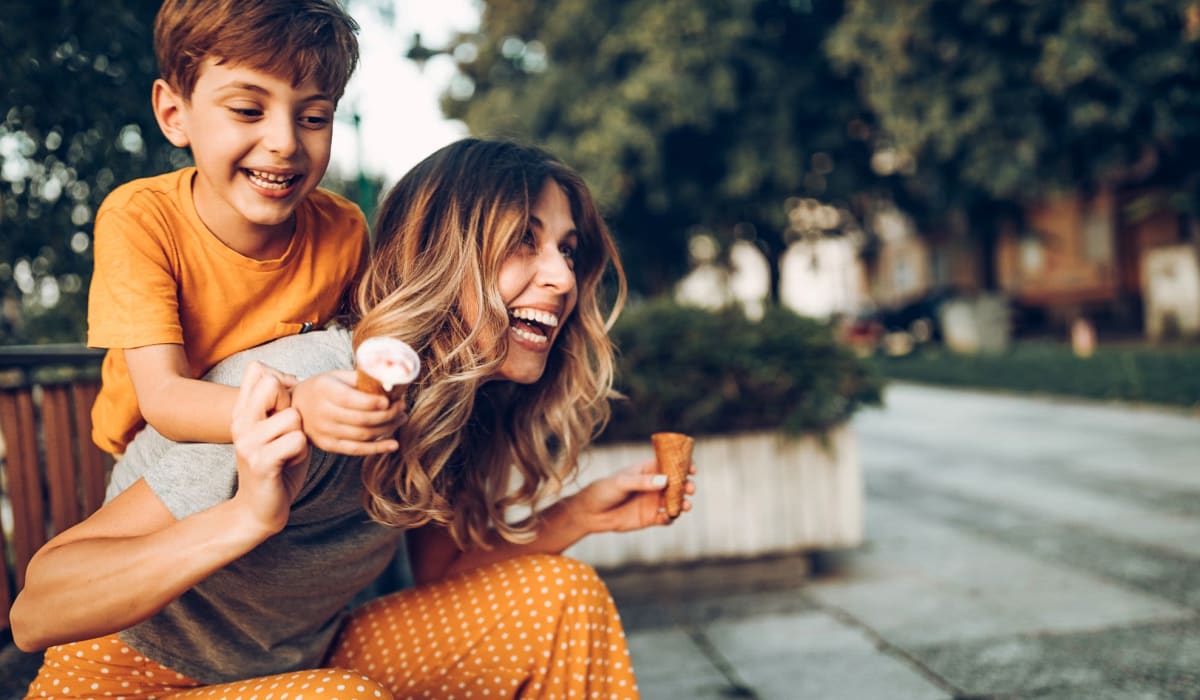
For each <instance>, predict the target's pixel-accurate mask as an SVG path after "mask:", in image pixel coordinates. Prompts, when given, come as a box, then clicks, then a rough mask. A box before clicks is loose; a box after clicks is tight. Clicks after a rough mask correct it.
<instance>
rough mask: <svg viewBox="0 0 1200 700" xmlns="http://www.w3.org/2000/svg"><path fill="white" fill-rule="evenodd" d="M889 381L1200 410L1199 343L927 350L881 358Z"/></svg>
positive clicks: (880, 364)
mask: <svg viewBox="0 0 1200 700" xmlns="http://www.w3.org/2000/svg"><path fill="white" fill-rule="evenodd" d="M877 364H878V367H879V369H880V370H881V371H882V372H883V374H884V375H885V376H886V377H887V378H888V379H899V380H907V381H914V382H922V383H926V384H939V385H944V386H956V387H972V388H987V389H1004V390H1010V391H1018V392H1030V393H1042V394H1051V395H1059V396H1073V397H1082V398H1091V399H1104V400H1120V401H1136V402H1146V403H1155V404H1164V405H1169V406H1181V407H1185V408H1200V345H1178V346H1164V347H1154V346H1147V345H1132V344H1130V345H1109V346H1104V345H1102V346H1100V347H1099V348H1097V350H1096V353H1095V354H1094V355H1092V356H1091V357H1086V358H1084V357H1077V356H1075V354H1074V353H1072V352H1071V348H1070V347H1069V346H1067V345H1065V344H1062V343H1054V342H1049V341H1022V342H1018V343H1016V344H1015V345H1014V346H1013V348H1012V349H1011V350H1009V351H1008V352H1005V353H1001V354H994V355H976V356H966V355H956V354H954V353H951V352H948V351H946V350H944V349H940V348H926V349H922V350H919V351H917V352H915V353H913V354H911V355H908V356H904V357H881V358H878V359H877Z"/></svg>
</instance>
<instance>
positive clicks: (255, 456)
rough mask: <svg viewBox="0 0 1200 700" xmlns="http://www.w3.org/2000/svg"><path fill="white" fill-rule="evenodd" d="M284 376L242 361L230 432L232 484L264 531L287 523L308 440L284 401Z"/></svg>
mask: <svg viewBox="0 0 1200 700" xmlns="http://www.w3.org/2000/svg"><path fill="white" fill-rule="evenodd" d="M285 379H286V378H285V377H283V376H281V375H280V374H279V373H277V372H274V371H273V370H270V369H269V368H267V367H265V366H263V365H262V364H260V363H258V362H252V363H250V365H249V366H248V367H246V374H245V376H244V377H243V379H242V386H241V389H240V390H239V391H238V397H237V403H236V405H235V406H234V409H233V421H232V424H231V426H230V433H232V435H233V446H234V451H235V452H236V453H237V464H238V489H237V494H236V495H235V496H234V498H235V499H236V500H238V501H240V502H242V503H245V504H246V505H247V508H249V515H250V517H251V518H252V519H253V521H254V522H255V523H256V524H257V525H258V526H260V527H262V529H263V530H264V531H265V532H266V533H267V534H271V533H275V532H278V531H280V530H282V529H283V526H284V525H286V524H287V521H288V516H289V515H290V513H291V506H292V501H293V500H295V498H296V494H297V493H299V492H300V487H301V485H302V484H303V483H304V477H305V474H306V469H305V467H304V465H305V463H306V462H307V460H308V441H307V440H305V438H304V433H303V432H301V431H300V414H299V413H298V412H297V411H296V409H295V408H292V407H291V406H290V405H289V404H290V396H289V395H288V384H287V382H286V381H285Z"/></svg>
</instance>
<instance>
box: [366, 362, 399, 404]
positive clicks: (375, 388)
mask: <svg viewBox="0 0 1200 700" xmlns="http://www.w3.org/2000/svg"><path fill="white" fill-rule="evenodd" d="M354 388H355V389H358V390H359V391H366V392H368V393H371V394H379V395H380V396H386V397H388V400H389V401H395V400H396V399H398V398H400V396H401V395H403V394H404V390H405V389H406V388H408V385H407V384H397V385H396V386H394V387H392V390H391V391H388V390H386V389H384V388H383V384H381V383H380V382H379V380H378V379H376V378H375V377H372V376H371V375H369V374H367V373H366V372H364V371H362V370H361V369H355V370H354Z"/></svg>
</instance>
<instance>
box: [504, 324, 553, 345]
mask: <svg viewBox="0 0 1200 700" xmlns="http://www.w3.org/2000/svg"><path fill="white" fill-rule="evenodd" d="M511 330H512V332H513V335H515V336H517V337H518V338H521V339H523V340H528V341H529V342H531V343H548V342H550V339H549V338H547V337H546V336H544V335H538V334H537V333H534V332H532V331H529V330H526V329H524V328H522V327H520V326H512V327H511Z"/></svg>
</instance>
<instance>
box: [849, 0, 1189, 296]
mask: <svg viewBox="0 0 1200 700" xmlns="http://www.w3.org/2000/svg"><path fill="white" fill-rule="evenodd" d="M1189 9H1190V11H1191V12H1192V13H1193V14H1195V12H1196V7H1195V3H1194V2H1192V1H1190V0H1122V1H1121V2H1115V1H1110V0H1084V1H1081V2H1041V1H1039V0H968V1H962V0H896V1H894V2H887V3H878V2H869V1H868V0H848V2H847V5H846V12H845V15H844V16H843V17H842V19H841V21H840V22H838V23H837V25H836V27H835V28H834V30H833V32H832V33H831V35H830V37H829V40H828V44H827V45H828V50H829V54H830V56H831V57H832V59H833V60H834V62H835V63H836V64H837V65H838V66H839V67H841V68H843V69H845V70H847V71H849V72H851V73H855V74H857V75H859V76H860V78H861V91H862V94H863V96H864V99H865V100H866V101H867V103H868V104H869V105H870V107H871V109H872V111H873V112H874V114H875V115H877V119H878V121H879V123H880V125H881V127H882V129H883V131H884V132H885V133H886V134H887V135H888V139H890V140H891V142H892V146H893V147H894V148H895V149H897V150H898V151H899V152H901V153H904V154H906V155H907V156H908V157H911V158H912V159H914V160H915V162H916V164H917V167H916V174H915V176H914V177H912V178H910V179H909V180H908V183H907V184H908V185H909V187H908V189H907V192H908V194H909V195H910V197H909V207H910V208H916V209H921V208H923V209H924V210H925V211H926V212H927V213H929V214H932V215H933V216H935V217H940V218H942V219H943V220H944V219H945V218H946V217H947V214H950V213H954V212H962V213H965V214H966V215H967V217H966V218H967V219H968V221H969V222H970V226H971V228H972V233H973V234H974V235H976V236H977V237H980V238H981V239H982V240H983V241H984V246H983V248H984V251H985V256H986V257H987V258H988V259H989V260H990V259H991V250H990V249H991V244H992V243H993V242H994V240H995V234H996V231H995V225H994V224H995V223H996V221H997V219H998V218H1000V219H1003V218H1012V217H1014V216H1016V215H1017V213H1018V212H1019V204H1020V203H1022V202H1026V201H1029V200H1031V199H1036V198H1037V197H1039V196H1041V195H1043V194H1044V193H1045V192H1046V191H1048V190H1054V189H1059V190H1067V189H1072V190H1078V189H1081V190H1084V191H1087V190H1091V189H1095V188H1099V187H1104V186H1121V185H1124V184H1129V183H1133V182H1138V183H1144V182H1147V181H1150V180H1153V179H1156V178H1157V179H1158V180H1159V181H1160V182H1162V183H1170V186H1171V187H1172V189H1173V190H1174V191H1175V192H1176V193H1177V194H1178V195H1179V196H1177V197H1176V199H1175V201H1176V203H1177V205H1179V206H1180V208H1181V209H1191V210H1193V211H1194V210H1195V208H1196V205H1197V203H1200V199H1197V197H1196V193H1197V192H1198V191H1200V190H1198V189H1197V182H1198V174H1200V169H1197V168H1195V167H1194V165H1193V164H1192V163H1191V162H1189V161H1190V160H1191V158H1190V156H1189V154H1190V153H1191V152H1192V151H1191V148H1192V146H1194V145H1196V143H1197V138H1198V137H1200V122H1197V120H1196V118H1195V115H1196V114H1200V111H1198V108H1200V92H1198V91H1197V90H1196V86H1197V85H1198V84H1200V62H1198V61H1197V60H1196V59H1197V58H1198V55H1197V46H1198V45H1197V42H1196V28H1197V24H1200V23H1193V24H1192V25H1191V28H1190V29H1189V26H1188V24H1187V21H1186V16H1187V12H1188V11H1189ZM1197 19H1200V17H1197ZM984 269H985V270H987V274H988V275H989V279H988V281H994V280H993V278H992V277H991V275H992V274H993V271H992V269H991V267H990V265H989V266H987V267H985V268H984ZM989 286H990V285H989Z"/></svg>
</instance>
